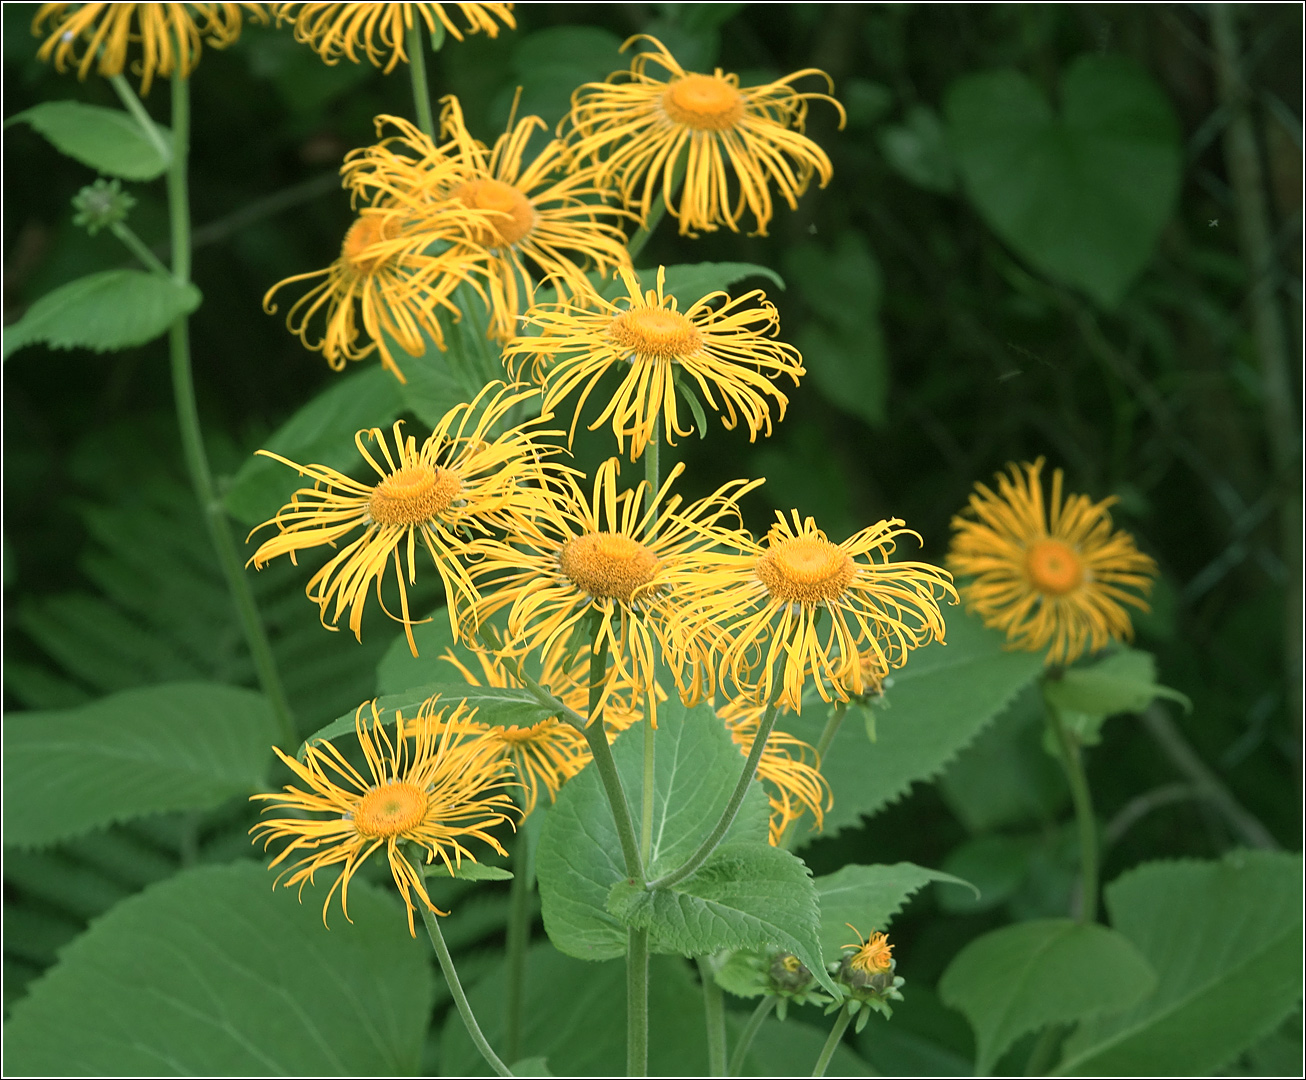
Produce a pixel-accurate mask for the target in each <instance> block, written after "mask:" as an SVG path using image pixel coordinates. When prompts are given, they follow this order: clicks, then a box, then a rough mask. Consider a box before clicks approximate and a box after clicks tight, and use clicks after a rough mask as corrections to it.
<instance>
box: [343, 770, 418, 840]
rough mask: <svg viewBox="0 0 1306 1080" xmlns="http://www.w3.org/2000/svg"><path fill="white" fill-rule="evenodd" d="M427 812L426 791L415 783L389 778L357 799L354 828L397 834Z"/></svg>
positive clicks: (367, 832) (408, 829) (370, 833)
mask: <svg viewBox="0 0 1306 1080" xmlns="http://www.w3.org/2000/svg"><path fill="white" fill-rule="evenodd" d="M425 816H426V792H424V791H423V790H422V789H421V788H419V787H417V786H416V785H415V784H408V783H405V782H404V781H402V780H392V781H391V782H390V783H388V784H382V785H381V786H380V787H379V788H377V789H376V790H375V791H369V792H368V793H367V794H366V795H364V796H363V797H362V799H360V800H359V803H358V807H357V808H356V809H355V810H354V828H355V829H357V830H358V831H359V833H360V834H362V835H363V836H400V835H402V834H403V833H406V832H411V831H412V830H413V829H415V828H417V826H418V825H420V824H421V823H422V818H424V817H425Z"/></svg>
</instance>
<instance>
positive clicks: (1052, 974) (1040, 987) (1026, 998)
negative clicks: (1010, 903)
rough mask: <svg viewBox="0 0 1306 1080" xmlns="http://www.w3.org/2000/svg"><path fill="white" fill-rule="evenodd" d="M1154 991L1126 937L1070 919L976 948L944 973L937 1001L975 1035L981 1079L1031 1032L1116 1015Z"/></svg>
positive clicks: (997, 933)
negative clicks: (966, 1022)
mask: <svg viewBox="0 0 1306 1080" xmlns="http://www.w3.org/2000/svg"><path fill="white" fill-rule="evenodd" d="M1155 985H1156V978H1155V976H1154V975H1153V974H1152V970H1151V968H1150V967H1149V965H1148V963H1147V961H1146V960H1145V959H1144V958H1143V957H1142V956H1141V955H1140V954H1139V952H1138V950H1137V949H1135V948H1134V946H1133V945H1132V944H1131V943H1130V941H1129V939H1128V938H1126V937H1125V936H1124V935H1122V934H1120V933H1118V932H1116V931H1115V930H1109V929H1107V928H1106V927H1105V926H1098V925H1096V924H1087V925H1086V924H1083V923H1077V922H1074V921H1073V920H1071V919H1038V920H1035V921H1033V922H1024V923H1016V924H1015V925H1013V926H1004V927H1003V928H1002V929H1000V930H993V931H991V932H989V933H987V934H984V935H983V936H982V937H978V938H976V939H975V940H974V941H972V942H971V943H970V944H969V945H967V946H966V947H965V948H964V949H962V950H961V952H960V953H958V954H957V956H956V957H955V958H954V959H953V961H952V963H951V964H949V965H948V969H947V970H946V971H945V972H944V973H943V977H942V978H941V979H940V980H939V996H940V997H941V998H942V999H943V1002H944V1004H946V1005H950V1006H952V1007H953V1008H956V1009H960V1010H961V1011H962V1012H963V1013H965V1014H966V1018H967V1019H968V1020H969V1021H970V1023H971V1027H973V1028H974V1029H975V1036H976V1043H977V1047H978V1052H977V1054H976V1071H977V1072H978V1073H981V1074H983V1073H987V1072H988V1071H989V1069H991V1068H992V1066H993V1064H994V1062H996V1061H997V1060H998V1058H1000V1057H1001V1056H1002V1054H1003V1053H1004V1052H1005V1051H1006V1050H1007V1048H1008V1047H1009V1046H1011V1044H1012V1043H1014V1042H1015V1041H1016V1040H1017V1039H1018V1038H1020V1036H1022V1035H1024V1034H1025V1033H1026V1032H1030V1031H1036V1030H1038V1029H1039V1028H1042V1027H1043V1026H1044V1025H1046V1024H1055V1023H1064V1022H1066V1021H1069V1020H1081V1019H1083V1018H1084V1017H1087V1016H1091V1015H1092V1014H1094V1013H1101V1012H1118V1011H1119V1010H1120V1009H1126V1008H1128V1007H1129V1006H1131V1005H1134V1004H1137V1003H1138V1002H1139V1001H1140V1000H1142V999H1143V998H1144V997H1146V996H1147V995H1148V994H1149V993H1151V992H1152V989H1153V988H1154V987H1155ZM1098 1075H1110V1074H1106V1073H1103V1074H1098Z"/></svg>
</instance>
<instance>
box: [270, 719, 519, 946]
mask: <svg viewBox="0 0 1306 1080" xmlns="http://www.w3.org/2000/svg"><path fill="white" fill-rule="evenodd" d="M435 705H436V699H435V698H431V699H430V700H429V701H426V702H424V703H423V705H422V706H421V708H420V709H419V710H418V715H417V719H416V721H415V722H414V723H413V724H411V725H407V726H406V725H405V723H404V720H403V718H402V717H397V721H398V730H397V732H396V735H395V739H394V741H392V740H391V738H390V736H389V735H388V734H387V732H386V730H385V727H384V726H383V724H382V722H381V717H380V715H379V713H378V712H377V708H376V703H375V702H373V703H372V706H371V713H372V718H371V724H370V726H369V724H368V722H367V721H366V720H365V719H364V716H363V710H364V709H365V708H367V706H366V705H360V706H359V708H358V712H357V714H356V715H355V717H354V725H355V730H356V731H357V733H358V741H359V744H360V745H361V746H362V749H363V757H364V758H365V759H366V761H367V768H368V773H369V776H367V777H364V776H363V775H362V774H360V773H359V772H358V770H356V769H355V768H354V767H353V766H352V765H350V764H349V762H348V761H347V760H346V758H345V756H344V754H342V753H341V752H340V751H339V750H338V749H337V748H336V747H335V746H333V745H332V744H331V743H330V742H328V741H325V740H323V741H321V742H318V743H316V744H314V745H310V746H308V747H307V748H306V749H305V751H304V762H303V764H300V762H298V761H296V760H295V759H294V758H292V757H289V756H287V755H286V754H283V753H282V752H281V751H280V750H276V748H275V747H273V749H274V750H276V754H277V756H278V757H279V758H280V759H281V761H282V762H283V763H284V764H285V765H286V767H287V768H289V769H290V770H291V771H292V772H293V773H294V774H295V775H296V776H297V777H298V778H299V779H300V781H301V782H302V783H303V784H304V785H305V786H306V787H307V789H308V790H302V789H300V788H296V787H293V786H291V785H289V784H287V785H286V787H285V788H284V789H282V791H280V792H270V793H267V794H260V795H254V796H251V798H252V799H254V800H258V801H262V802H268V803H272V804H273V805H271V806H268V807H265V808H264V812H265V813H267V812H268V811H270V810H281V811H286V812H289V813H290V815H291V816H290V817H284V818H272V819H269V820H267V821H261V822H259V824H257V825H255V826H254V828H253V829H251V830H250V832H252V833H254V834H255V842H257V841H258V840H260V839H261V840H262V841H263V847H264V849H265V850H266V849H267V847H268V845H269V844H271V843H272V841H273V840H280V839H288V840H290V841H291V842H290V844H289V845H288V846H287V847H286V848H285V850H283V851H282V852H281V854H279V855H278V856H277V857H276V858H275V859H273V860H272V862H271V864H270V866H277V865H279V864H280V863H282V862H283V861H285V860H286V859H287V858H288V857H289V856H290V855H291V854H292V853H295V852H305V853H306V854H305V855H304V856H303V858H301V859H299V860H298V861H297V862H295V863H292V864H291V865H290V866H288V867H287V868H286V869H285V870H283V871H282V872H281V874H280V876H279V877H278V878H277V883H278V884H280V883H281V882H282V881H283V880H284V882H285V884H286V886H287V887H290V886H292V885H298V886H299V891H300V894H301V895H302V894H303V891H304V885H305V884H307V883H308V882H311V881H312V880H313V876H314V874H316V873H317V872H318V871H319V870H322V869H325V868H326V867H331V866H339V867H340V868H341V870H340V873H339V875H338V876H337V877H336V880H335V883H334V884H333V885H332V886H331V889H330V891H329V892H328V893H327V897H326V902H325V903H323V905H322V921H323V922H324V923H325V922H326V917H327V908H328V907H330V905H331V898H332V897H333V896H334V895H335V893H336V890H337V889H339V890H340V907H341V909H342V910H343V911H344V913H345V918H346V919H348V918H349V882H350V879H351V878H352V877H353V876H354V874H355V873H356V872H357V870H358V868H359V867H360V866H361V865H362V864H363V863H364V862H365V861H366V860H367V858H368V856H370V855H371V854H372V853H373V852H374V851H376V850H377V849H378V848H380V847H382V846H383V845H384V847H385V851H386V858H387V859H388V860H389V863H390V872H391V873H392V874H393V875H394V881H395V885H396V886H397V887H398V889H399V894H400V895H401V896H402V897H403V900H404V905H405V906H406V907H407V908H408V932H409V933H410V934H414V935H415V933H416V931H415V928H414V925H413V915H414V912H415V907H414V901H413V893H416V894H417V899H418V900H420V902H421V903H422V904H423V905H424V906H425V907H426V908H427V910H428V911H432V912H435V914H437V915H445V914H448V913H447V912H443V911H440V909H439V908H437V907H436V906H435V905H434V904H433V903H431V898H430V896H429V895H427V891H426V886H425V885H424V884H423V882H422V873H421V871H420V870H419V869H418V868H416V867H414V866H413V864H412V863H411V862H409V860H408V856H407V855H406V854H405V852H404V849H403V847H402V846H401V845H403V844H405V843H412V844H415V845H417V846H418V847H421V848H423V849H425V851H426V862H427V863H428V864H429V863H432V862H434V861H435V860H436V859H439V860H440V861H441V862H442V863H443V864H444V866H445V868H446V869H447V870H448V871H449V873H450V874H453V873H454V872H455V870H456V869H457V868H458V867H459V866H461V865H462V860H463V859H464V858H466V859H470V860H471V861H472V862H476V857H475V856H474V855H473V854H472V852H471V851H469V850H468V849H467V847H466V846H464V844H463V842H462V839H461V838H464V837H475V838H476V839H477V840H482V841H484V842H485V843H486V844H488V845H489V846H490V847H491V848H493V849H494V850H495V851H497V852H498V853H499V854H500V855H504V854H506V852H505V851H504V850H503V847H502V845H500V843H499V841H498V840H496V839H495V838H494V837H493V836H492V835H491V834H490V833H489V831H488V830H489V829H492V828H494V827H495V826H496V825H501V824H503V823H504V822H511V821H512V818H511V817H510V816H509V815H510V814H513V813H514V812H515V811H516V809H517V808H516V807H515V806H514V805H513V802H512V799H511V798H510V797H509V795H508V794H506V793H505V792H504V791H501V790H495V789H497V788H502V787H503V786H504V785H505V784H507V783H508V782H509V781H508V780H507V778H506V776H505V772H506V762H505V761H504V760H503V757H502V755H501V754H500V752H499V750H498V748H497V747H496V746H494V745H493V744H491V743H488V742H486V741H485V740H483V739H477V738H471V739H468V738H466V737H465V735H466V724H467V722H468V721H470V720H471V717H472V715H473V713H474V712H475V710H470V711H469V710H467V709H466V706H465V705H464V704H459V705H457V706H455V707H454V708H453V711H452V712H449V713H448V714H447V715H446V711H445V710H441V711H439V712H437V711H436V709H435ZM310 814H325V815H327V816H326V817H309V816H306V815H310ZM351 921H352V920H351Z"/></svg>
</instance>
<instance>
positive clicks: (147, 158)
mask: <svg viewBox="0 0 1306 1080" xmlns="http://www.w3.org/2000/svg"><path fill="white" fill-rule="evenodd" d="M18 120H22V121H25V122H26V123H28V124H31V125H32V127H33V128H35V129H36V130H37V131H39V132H40V133H41V134H42V135H44V136H45V137H46V138H47V139H49V140H50V142H51V143H52V144H53V145H54V147H55V149H57V150H59V151H60V152H61V153H64V154H67V155H68V156H69V157H72V158H76V159H77V160H78V161H80V162H81V163H82V164H84V165H89V166H90V167H91V168H92V169H96V170H97V171H99V172H102V173H106V174H108V175H109V176H120V177H122V178H123V179H124V180H153V179H154V178H155V177H156V176H161V175H163V171H164V170H165V169H166V168H167V167H168V163H169V159H168V156H166V155H164V154H163V153H161V152H160V150H159V146H158V145H157V144H156V143H155V142H154V141H153V140H152V139H150V137H149V136H148V135H146V133H145V132H144V131H142V130H141V127H140V125H139V124H138V123H137V122H136V120H135V118H134V117H132V116H131V115H129V114H128V113H125V112H122V111H121V110H119V109H105V108H102V107H101V106H99V105H83V104H82V103H81V102H80V101H43V102H42V103H41V104H40V105H34V106H32V108H30V109H26V110H24V111H23V112H20V113H19V114H18V115H17V116H13V117H10V118H9V120H8V121H6V127H7V126H8V125H9V124H12V123H14V122H15V121H18ZM154 127H155V130H156V131H157V132H158V134H159V139H160V141H161V142H162V144H163V146H165V147H171V146H172V133H171V132H170V131H169V130H168V129H167V128H165V127H162V126H160V125H159V124H155V125H154Z"/></svg>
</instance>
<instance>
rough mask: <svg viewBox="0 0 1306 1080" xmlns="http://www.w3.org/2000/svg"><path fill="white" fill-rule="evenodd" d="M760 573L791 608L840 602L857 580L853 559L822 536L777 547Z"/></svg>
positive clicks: (800, 538)
mask: <svg viewBox="0 0 1306 1080" xmlns="http://www.w3.org/2000/svg"><path fill="white" fill-rule="evenodd" d="M756 570H757V576H758V577H759V578H760V579H761V581H762V584H763V585H765V586H766V588H767V591H768V592H769V593H770V594H771V595H772V596H773V597H775V599H777V600H780V601H783V602H784V603H787V604H818V603H820V602H822V601H831V600H838V599H839V597H841V596H843V594H844V593H845V592H846V591H847V589H848V586H849V585H851V584H852V583H853V578H855V577H856V576H857V564H856V563H855V562H853V560H852V556H850V555H849V554H848V553H847V552H846V551H844V550H843V548H841V547H840V546H839V545H838V544H832V543H830V541H829V540H826V539H825V538H824V537H819V536H798V537H795V538H794V539H792V540H781V541H780V542H779V543H773V544H772V545H771V548H770V550H769V551H767V553H766V554H765V555H763V556H762V557H761V558H760V559H758V560H757V566H756Z"/></svg>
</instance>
